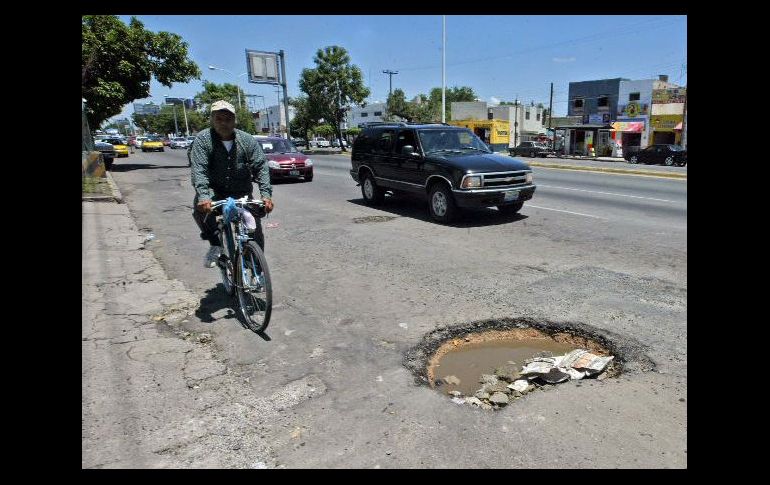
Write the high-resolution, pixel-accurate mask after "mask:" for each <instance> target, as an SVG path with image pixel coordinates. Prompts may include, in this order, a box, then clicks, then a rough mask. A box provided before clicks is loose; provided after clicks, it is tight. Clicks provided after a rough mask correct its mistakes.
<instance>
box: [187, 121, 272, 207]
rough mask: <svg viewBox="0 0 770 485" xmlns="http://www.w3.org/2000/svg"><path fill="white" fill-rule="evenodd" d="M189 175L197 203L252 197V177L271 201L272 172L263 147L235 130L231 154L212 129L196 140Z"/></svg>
mask: <svg viewBox="0 0 770 485" xmlns="http://www.w3.org/2000/svg"><path fill="white" fill-rule="evenodd" d="M190 162H191V164H192V168H191V171H190V174H191V178H192V185H193V187H194V188H195V194H196V200H199V201H200V200H214V198H215V197H217V198H224V197H243V196H244V195H247V194H251V192H252V189H253V186H252V184H251V176H252V173H253V174H254V177H255V178H256V181H257V183H258V184H259V192H260V194H261V196H262V197H263V198H272V195H273V186H272V185H271V184H270V169H269V168H268V166H267V159H266V158H265V153H264V152H263V151H262V147H260V146H259V143H257V141H256V140H255V139H254V137H253V136H252V135H249V134H248V133H246V132H245V131H241V130H238V129H236V130H235V140H234V143H233V146H232V148H231V149H230V151H229V152H228V151H227V149H226V148H225V146H224V144H223V143H222V138H221V137H220V136H219V135H218V134H217V132H216V131H215V130H214V129H213V128H210V129H208V130H203V131H201V132H200V133H198V135H197V136H196V137H195V140H193V143H192V147H191V148H190Z"/></svg>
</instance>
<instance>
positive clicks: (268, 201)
mask: <svg viewBox="0 0 770 485" xmlns="http://www.w3.org/2000/svg"><path fill="white" fill-rule="evenodd" d="M262 201H264V203H265V212H267V213H268V214H269V213H271V212H273V201H272V199H268V198H266V197H264V198H262Z"/></svg>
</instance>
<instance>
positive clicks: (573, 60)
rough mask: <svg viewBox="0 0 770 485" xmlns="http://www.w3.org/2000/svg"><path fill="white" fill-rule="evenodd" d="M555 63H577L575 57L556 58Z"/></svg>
mask: <svg viewBox="0 0 770 485" xmlns="http://www.w3.org/2000/svg"><path fill="white" fill-rule="evenodd" d="M553 62H575V58H574V57H554V58H553Z"/></svg>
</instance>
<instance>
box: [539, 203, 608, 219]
mask: <svg viewBox="0 0 770 485" xmlns="http://www.w3.org/2000/svg"><path fill="white" fill-rule="evenodd" d="M524 207H525V208H526V207H534V208H535V209H543V210H547V211H556V212H566V213H567V214H575V215H576V216H583V217H591V218H593V219H602V220H604V221H609V219H607V218H606V217H599V216H592V215H591V214H582V213H580V212H571V211H565V210H562V209H551V208H550V207H540V206H538V205H532V204H525V205H524Z"/></svg>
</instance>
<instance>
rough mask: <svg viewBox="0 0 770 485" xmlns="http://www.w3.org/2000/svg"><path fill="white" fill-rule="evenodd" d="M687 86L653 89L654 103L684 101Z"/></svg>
mask: <svg viewBox="0 0 770 485" xmlns="http://www.w3.org/2000/svg"><path fill="white" fill-rule="evenodd" d="M686 96H687V88H671V89H653V90H652V104H669V103H684V99H685V97H686Z"/></svg>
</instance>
